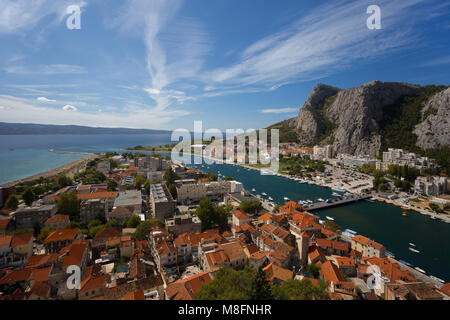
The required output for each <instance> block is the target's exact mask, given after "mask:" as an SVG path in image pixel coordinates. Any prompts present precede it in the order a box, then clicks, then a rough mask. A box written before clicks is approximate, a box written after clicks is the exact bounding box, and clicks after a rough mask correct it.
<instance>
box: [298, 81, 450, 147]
mask: <svg viewBox="0 0 450 320" xmlns="http://www.w3.org/2000/svg"><path fill="white" fill-rule="evenodd" d="M422 90H423V89H422V88H421V87H420V86H417V85H411V84H406V83H396V82H380V81H372V82H369V83H366V84H364V85H362V86H359V87H356V88H350V89H346V90H339V89H336V88H333V87H330V86H326V85H322V84H320V85H317V86H316V87H315V88H314V89H313V90H312V92H311V94H310V96H309V97H308V100H307V101H306V102H305V104H304V106H303V107H302V108H301V110H300V112H299V114H298V116H297V117H296V118H294V119H292V120H291V126H292V127H293V128H294V129H296V131H297V132H298V134H299V141H300V143H302V144H305V145H312V144H332V145H333V146H334V147H335V150H337V152H339V153H348V154H360V155H363V154H367V155H370V156H376V155H377V154H378V151H379V149H380V146H381V139H382V138H381V136H379V134H378V132H379V130H380V128H381V126H380V125H381V122H382V120H383V116H384V111H385V108H388V107H389V106H390V105H392V104H394V103H395V102H396V101H398V100H399V99H401V98H403V97H408V96H414V95H417V94H419V93H421V92H422ZM447 91H448V90H447ZM442 99H443V100H445V99H444V98H442ZM447 101H448V96H447ZM318 111H320V112H318ZM439 112H441V111H439ZM442 112H444V111H442ZM447 115H448V108H447ZM433 119H434V118H433ZM430 120H432V119H431V117H430ZM441 122H442V123H441V125H442V126H445V125H447V134H448V123H447V122H446V123H444V122H443V120H442V119H441ZM327 132H328V133H327ZM324 135H325V137H324ZM447 137H448V136H447ZM421 141H422V140H421ZM423 143H427V142H423Z"/></svg>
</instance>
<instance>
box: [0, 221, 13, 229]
mask: <svg viewBox="0 0 450 320" xmlns="http://www.w3.org/2000/svg"><path fill="white" fill-rule="evenodd" d="M10 222H11V218H9V219H0V230H6V228H8V224H9V223H10Z"/></svg>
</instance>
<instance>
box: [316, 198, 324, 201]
mask: <svg viewBox="0 0 450 320" xmlns="http://www.w3.org/2000/svg"><path fill="white" fill-rule="evenodd" d="M317 201H319V202H324V201H325V200H323V199H322V198H319V199H317Z"/></svg>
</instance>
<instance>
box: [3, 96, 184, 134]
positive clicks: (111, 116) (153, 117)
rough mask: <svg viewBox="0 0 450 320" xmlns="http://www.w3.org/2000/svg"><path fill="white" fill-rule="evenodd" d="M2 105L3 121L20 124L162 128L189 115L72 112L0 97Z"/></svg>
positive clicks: (136, 110) (135, 110)
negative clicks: (3, 107)
mask: <svg viewBox="0 0 450 320" xmlns="http://www.w3.org/2000/svg"><path fill="white" fill-rule="evenodd" d="M0 105H2V106H8V107H7V108H5V109H4V110H2V118H1V119H2V121H4V122H20V123H41V124H61V125H85V126H101V127H111V128H113V127H115V128H119V127H122V128H123V127H127V128H143V129H152V128H155V129H161V128H164V126H165V125H166V124H167V123H168V122H170V121H172V120H174V119H176V118H179V117H184V116H186V115H188V114H189V112H188V111H186V110H181V109H171V110H163V111H161V110H156V109H154V108H153V109H152V108H149V107H148V106H147V107H137V106H135V105H133V104H129V105H127V106H126V107H125V108H124V109H123V110H116V109H114V108H113V107H110V106H109V107H105V110H109V111H108V112H107V113H106V112H96V111H95V112H93V113H90V112H85V111H78V112H76V113H71V112H67V111H65V110H63V109H62V108H52V107H48V106H43V105H39V104H37V102H36V99H24V98H18V97H14V96H8V95H0Z"/></svg>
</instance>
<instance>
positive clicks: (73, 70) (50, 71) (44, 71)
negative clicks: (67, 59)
mask: <svg viewBox="0 0 450 320" xmlns="http://www.w3.org/2000/svg"><path fill="white" fill-rule="evenodd" d="M4 70H5V72H7V73H13V74H22V75H32V74H36V75H56V74H80V73H85V72H86V69H85V68H84V67H82V66H77V65H69V64H49V65H37V66H32V67H26V66H8V67H6V68H5V69H4Z"/></svg>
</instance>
